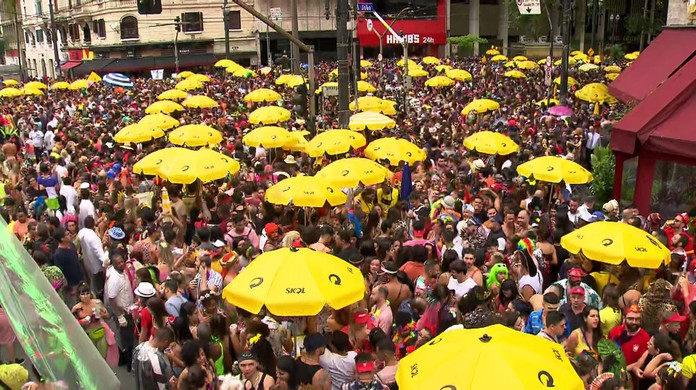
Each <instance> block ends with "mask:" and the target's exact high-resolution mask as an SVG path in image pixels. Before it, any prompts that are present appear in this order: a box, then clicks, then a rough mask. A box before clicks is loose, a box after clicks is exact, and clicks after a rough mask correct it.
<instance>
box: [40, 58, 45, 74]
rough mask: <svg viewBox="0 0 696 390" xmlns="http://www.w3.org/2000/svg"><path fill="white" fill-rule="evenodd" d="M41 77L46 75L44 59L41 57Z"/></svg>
mask: <svg viewBox="0 0 696 390" xmlns="http://www.w3.org/2000/svg"><path fill="white" fill-rule="evenodd" d="M41 77H46V60H45V59H43V58H42V59H41Z"/></svg>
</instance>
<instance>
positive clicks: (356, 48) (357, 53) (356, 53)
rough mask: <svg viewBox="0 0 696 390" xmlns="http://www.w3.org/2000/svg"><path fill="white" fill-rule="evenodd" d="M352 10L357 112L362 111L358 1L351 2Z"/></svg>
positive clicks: (354, 89) (354, 91) (354, 84)
mask: <svg viewBox="0 0 696 390" xmlns="http://www.w3.org/2000/svg"><path fill="white" fill-rule="evenodd" d="M351 8H353V14H352V15H351V19H352V20H353V23H351V25H352V27H353V29H352V31H351V45H350V47H351V49H352V51H353V96H354V97H355V112H358V110H360V107H359V103H358V98H359V97H360V93H359V91H358V80H360V41H359V40H358V29H357V26H358V0H351Z"/></svg>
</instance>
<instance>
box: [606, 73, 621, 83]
mask: <svg viewBox="0 0 696 390" xmlns="http://www.w3.org/2000/svg"><path fill="white" fill-rule="evenodd" d="M620 74H621V73H607V74H605V75H604V77H606V79H607V80H609V81H614V80H616V79H617V78H618V77H619V75H620Z"/></svg>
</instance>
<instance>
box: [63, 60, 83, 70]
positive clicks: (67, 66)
mask: <svg viewBox="0 0 696 390" xmlns="http://www.w3.org/2000/svg"><path fill="white" fill-rule="evenodd" d="M81 63H82V61H65V62H63V63H62V64H60V69H61V70H70V69H72V68H74V67H76V66H78V65H80V64H81Z"/></svg>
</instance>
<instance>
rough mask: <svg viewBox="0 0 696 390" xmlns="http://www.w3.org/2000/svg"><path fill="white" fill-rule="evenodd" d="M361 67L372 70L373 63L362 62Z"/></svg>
mask: <svg viewBox="0 0 696 390" xmlns="http://www.w3.org/2000/svg"><path fill="white" fill-rule="evenodd" d="M360 67H361V68H370V67H372V62H370V61H368V60H360Z"/></svg>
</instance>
